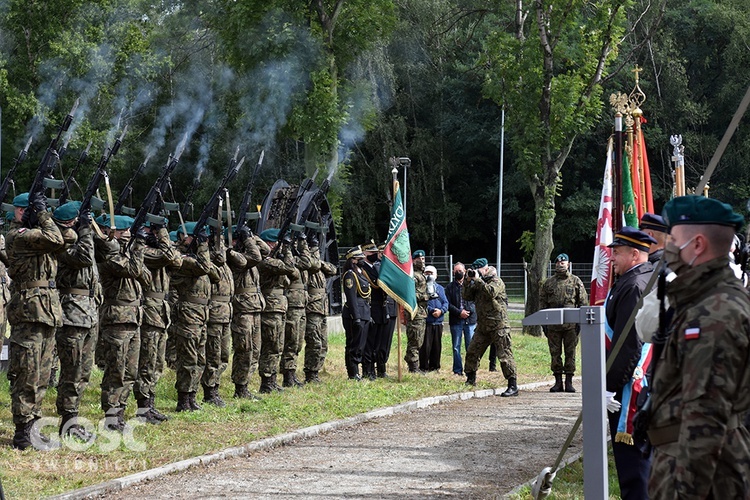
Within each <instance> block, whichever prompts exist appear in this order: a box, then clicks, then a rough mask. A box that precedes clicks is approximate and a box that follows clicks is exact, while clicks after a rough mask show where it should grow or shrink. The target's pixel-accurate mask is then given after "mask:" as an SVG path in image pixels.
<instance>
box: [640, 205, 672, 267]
mask: <svg viewBox="0 0 750 500" xmlns="http://www.w3.org/2000/svg"><path fill="white" fill-rule="evenodd" d="M639 229H640V230H641V231H643V232H644V233H646V234H647V235H649V236H651V237H652V238H653V239H654V240H656V243H654V244H653V245H651V249H650V250H649V251H648V261H649V262H650V263H652V264H654V265H656V263H657V262H659V260H660V259H661V256H662V255H663V254H664V246H665V245H666V244H667V231H668V229H667V224H666V223H665V222H664V218H663V217H662V216H661V215H656V214H651V213H648V212H646V213H645V214H643V217H641V223H640V224H639Z"/></svg>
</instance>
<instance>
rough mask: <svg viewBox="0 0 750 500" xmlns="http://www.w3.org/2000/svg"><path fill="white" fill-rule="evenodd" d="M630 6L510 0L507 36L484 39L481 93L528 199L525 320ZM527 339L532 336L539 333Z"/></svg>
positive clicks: (604, 1) (613, 0)
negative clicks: (569, 163)
mask: <svg viewBox="0 0 750 500" xmlns="http://www.w3.org/2000/svg"><path fill="white" fill-rule="evenodd" d="M633 5H634V2H633V1H631V0H598V1H590V0H572V1H568V0H565V1H562V0H533V1H532V2H530V3H528V4H524V3H523V1H522V0H516V1H515V2H513V4H512V9H509V10H508V11H503V12H501V14H502V15H504V16H506V19H507V22H506V23H505V24H503V26H506V29H505V30H497V31H495V32H494V33H492V34H491V35H490V36H489V37H488V38H487V39H486V43H485V46H486V64H487V67H488V71H487V81H486V86H485V90H486V92H487V93H488V95H490V96H491V97H492V98H493V99H494V100H495V101H496V102H497V103H498V104H500V105H503V106H505V107H506V109H507V111H508V115H507V117H508V118H507V120H508V125H509V129H510V133H509V136H510V139H509V144H510V147H511V150H512V151H513V152H514V154H515V161H516V164H517V165H518V167H519V169H520V170H521V171H522V172H523V173H524V175H525V177H526V180H527V182H528V184H529V188H530V189H531V193H532V196H533V199H534V213H535V219H536V220H535V234H534V255H533V257H532V261H531V266H530V270H529V277H528V279H529V294H528V301H527V303H526V313H527V314H530V313H533V312H534V311H536V310H537V309H538V308H539V288H540V286H541V283H542V281H543V280H544V278H545V270H546V267H547V265H548V262H549V258H550V255H551V252H552V250H553V248H554V242H553V226H554V221H555V213H556V211H555V202H556V198H557V196H558V194H559V190H560V184H561V180H562V179H561V172H562V168H563V166H564V165H565V162H566V160H567V159H568V155H569V154H570V151H571V148H572V146H573V143H574V141H575V139H576V137H577V136H579V135H580V134H582V133H584V132H586V131H587V130H589V129H590V128H591V127H592V126H593V125H594V124H595V123H596V122H597V120H598V118H599V114H600V113H601V110H602V105H603V99H602V88H601V85H600V83H601V81H602V78H603V77H605V76H606V75H607V74H608V71H609V68H610V67H611V65H612V63H613V61H614V60H615V57H616V56H617V50H618V44H619V42H620V40H621V39H622V38H623V36H624V35H625V33H626V30H627V17H626V14H627V10H628V9H629V8H631V7H632V6H633ZM505 6H506V7H507V6H508V5H505ZM529 332H531V333H534V334H537V335H538V334H540V329H539V328H532V329H529Z"/></svg>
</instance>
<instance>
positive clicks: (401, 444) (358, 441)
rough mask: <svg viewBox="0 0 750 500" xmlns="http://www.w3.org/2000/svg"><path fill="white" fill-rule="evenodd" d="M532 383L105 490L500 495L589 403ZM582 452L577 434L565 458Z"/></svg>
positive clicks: (544, 457)
mask: <svg viewBox="0 0 750 500" xmlns="http://www.w3.org/2000/svg"><path fill="white" fill-rule="evenodd" d="M530 385H532V386H534V385H536V386H537V387H535V388H526V389H523V388H522V391H521V394H520V396H519V397H517V398H500V397H496V396H494V395H489V396H488V395H487V393H492V391H480V392H478V393H477V396H480V397H474V396H475V395H474V394H473V393H467V394H463V395H461V396H460V398H462V399H458V398H459V396H457V395H456V396H454V397H453V400H452V401H449V402H443V403H440V404H434V405H432V406H428V407H425V408H417V407H418V406H424V405H425V404H429V403H431V402H433V401H428V400H424V401H422V402H421V403H420V404H414V403H412V404H411V405H406V406H404V405H401V410H403V409H404V408H412V409H411V410H409V411H401V410H398V407H397V410H396V411H398V412H397V413H393V411H390V412H389V411H383V410H381V411H380V413H381V414H386V415H387V414H388V413H391V414H390V415H388V416H381V417H378V418H368V419H363V418H360V419H359V421H358V422H357V423H354V424H346V421H345V423H344V425H339V426H334V427H338V428H336V429H335V430H332V431H330V432H324V433H321V434H317V432H307V433H306V434H308V435H310V434H317V435H314V436H313V437H310V438H307V439H302V438H298V439H297V440H295V441H291V440H289V439H288V440H287V441H290V442H287V444H285V445H283V446H275V447H267V446H265V447H261V448H263V449H259V450H256V451H251V452H250V453H249V454H243V456H237V457H235V458H229V459H226V460H215V461H212V462H211V463H210V464H208V465H205V466H203V465H198V466H197V467H192V468H190V469H188V470H185V471H182V472H179V473H177V474H170V475H164V476H163V477H158V478H156V479H152V480H150V481H147V482H142V483H139V484H136V485H134V486H131V487H128V488H126V489H124V490H122V491H121V492H119V493H117V494H116V495H113V494H112V493H108V494H107V495H106V497H107V498H113V497H114V498H136V497H137V498H257V499H287V498H288V499H297V498H317V497H319V498H326V499H329V498H330V499H338V498H393V499H396V498H398V499H404V498H407V499H412V498H413V499H416V498H424V497H431V498H443V497H452V498H455V497H460V498H472V499H474V498H477V499H482V498H497V497H499V496H502V495H503V494H506V493H508V492H510V491H511V490H513V489H514V488H516V487H517V486H518V485H519V484H522V483H525V482H527V481H529V480H531V479H533V478H534V477H536V475H537V474H538V473H539V471H540V470H541V469H542V468H543V467H545V466H550V465H552V464H553V462H554V459H555V458H556V456H557V454H558V452H559V450H560V447H561V446H562V443H563V442H564V440H565V438H566V437H567V434H568V432H569V430H570V428H571V427H572V425H573V422H574V421H575V419H576V417H577V415H578V411H579V410H580V408H581V396H580V393H576V394H565V393H562V394H550V393H549V392H548V385H549V384H546V383H545V384H543V385H540V384H530ZM499 392H501V391H497V393H498V394H499ZM481 396H486V397H481ZM467 398H470V399H467ZM432 399H433V400H434V398H432ZM375 413H376V412H371V414H370V416H373V415H374V414H375ZM353 421H357V419H354V420H353ZM349 422H352V420H350V421H349ZM580 450H581V438H580V433H579V435H578V436H577V438H576V439H575V440H574V442H573V446H572V447H571V449H570V450H568V455H567V456H571V455H573V454H575V453H578V452H580ZM127 483H128V482H127V481H126V483H125V484H127ZM76 496H77V495H76Z"/></svg>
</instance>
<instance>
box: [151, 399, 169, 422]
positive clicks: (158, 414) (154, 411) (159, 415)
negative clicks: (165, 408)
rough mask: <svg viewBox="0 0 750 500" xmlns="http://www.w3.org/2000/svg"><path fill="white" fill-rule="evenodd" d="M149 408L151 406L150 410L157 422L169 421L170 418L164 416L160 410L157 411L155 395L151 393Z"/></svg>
mask: <svg viewBox="0 0 750 500" xmlns="http://www.w3.org/2000/svg"><path fill="white" fill-rule="evenodd" d="M148 406H149V408H151V415H153V416H154V418H156V419H157V420H160V421H162V422H166V421H167V420H169V417H168V416H167V415H165V414H163V413H162V412H160V411H159V410H157V409H156V404H155V403H154V393H153V392H151V393H149V397H148Z"/></svg>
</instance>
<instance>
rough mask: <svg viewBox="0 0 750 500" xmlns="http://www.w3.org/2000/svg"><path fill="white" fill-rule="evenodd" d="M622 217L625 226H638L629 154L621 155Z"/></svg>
mask: <svg viewBox="0 0 750 500" xmlns="http://www.w3.org/2000/svg"><path fill="white" fill-rule="evenodd" d="M622 217H623V219H624V222H625V225H626V226H631V227H635V228H637V227H638V210H637V209H636V207H635V195H634V194H633V181H632V178H631V177H630V155H629V154H627V151H625V154H623V155H622Z"/></svg>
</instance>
